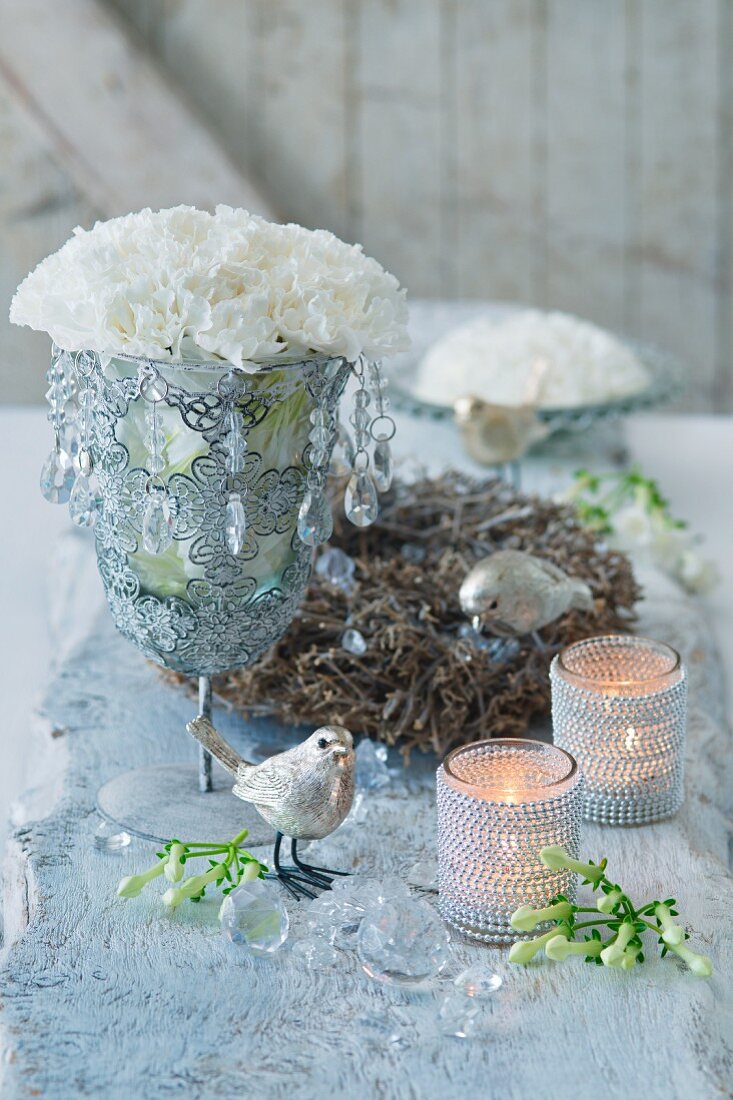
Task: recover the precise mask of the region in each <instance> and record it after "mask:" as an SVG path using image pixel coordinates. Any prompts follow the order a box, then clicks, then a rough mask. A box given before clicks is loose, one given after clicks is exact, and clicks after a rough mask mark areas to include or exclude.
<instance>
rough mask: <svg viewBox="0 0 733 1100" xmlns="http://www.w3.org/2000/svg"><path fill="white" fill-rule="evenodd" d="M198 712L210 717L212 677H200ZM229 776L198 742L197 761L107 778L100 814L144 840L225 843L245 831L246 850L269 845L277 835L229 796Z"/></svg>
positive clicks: (99, 796)
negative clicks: (247, 831)
mask: <svg viewBox="0 0 733 1100" xmlns="http://www.w3.org/2000/svg"><path fill="white" fill-rule="evenodd" d="M199 714H200V715H204V716H205V717H206V718H211V680H210V678H209V677H208V676H199ZM232 785H233V779H232V776H231V775H229V773H228V772H226V771H224V769H223V768H221V767H219V765H218V764H216V763H215V761H214V760H213V759H212V757H211V753H208V752H207V751H206V749H204V748H203V747H202V746H199V762H198V766H197V765H196V764H154V765H151V766H150V767H148V768H136V769H135V770H134V771H130V772H124V773H123V774H122V775H118V776H116V777H115V778H114V779H110V781H109V782H108V783H105V784H104V786H103V787H100V789H99V791H98V792H97V809H98V810H99V812H100V814H101V815H102V817H103V818H105V819H106V820H107V821H111V822H112V824H114V825H119V827H120V829H121V830H123V831H124V832H126V833H129V834H130V835H131V836H137V837H140V838H141V839H142V840H153V841H155V842H156V843H159V842H166V841H168V840H171V839H172V838H173V837H176V839H178V840H182V841H197V842H198V841H203V840H212V841H217V842H220V843H222V844H223V843H225V842H226V841H227V840H229V839H230V838H231V837H233V836H236V835H237V833H240V832H241V831H242V829H248V830H249V835H248V837H247V840H246V846H247V847H248V848H256V847H258V846H260V845H263V844H273V843H274V841H275V833H274V832H273V830H272V829H271V828H270V826H269V825H268V824H267V823H266V822H265V821H263V820H262V818H261V817H260V815H259V814H258V813H257V810H256V809H255V808H254V806H252V805H251V804H250V803H249V802H243V801H242V799H241V798H237V797H236V796H235V795H233V794H232Z"/></svg>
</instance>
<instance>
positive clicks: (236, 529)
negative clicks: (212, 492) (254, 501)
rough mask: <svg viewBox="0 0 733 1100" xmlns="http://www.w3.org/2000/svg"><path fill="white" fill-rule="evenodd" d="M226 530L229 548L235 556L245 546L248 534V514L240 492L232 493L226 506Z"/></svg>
mask: <svg viewBox="0 0 733 1100" xmlns="http://www.w3.org/2000/svg"><path fill="white" fill-rule="evenodd" d="M225 531H226V540H227V549H228V550H229V553H230V554H233V555H234V556H235V557H236V556H237V554H238V553H239V552H240V550H241V549H242V547H243V546H244V538H245V535H246V534H247V516H246V514H245V511H244V504H243V503H242V497H241V494H240V493H234V492H232V493H230V494H229V499H228V500H227V506H226V518H225Z"/></svg>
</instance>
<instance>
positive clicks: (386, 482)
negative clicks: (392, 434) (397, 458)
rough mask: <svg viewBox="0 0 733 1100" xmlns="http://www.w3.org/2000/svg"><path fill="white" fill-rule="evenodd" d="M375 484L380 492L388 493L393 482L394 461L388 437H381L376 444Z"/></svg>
mask: <svg viewBox="0 0 733 1100" xmlns="http://www.w3.org/2000/svg"><path fill="white" fill-rule="evenodd" d="M373 461H374V484H375V485H376V486H377V489H379V492H380V493H386V492H387V490H388V489H389V487H390V486H391V484H392V477H393V474H394V463H393V461H392V448H391V447H390V445H389V443H388V442H387V440H386V439H380V440H378V442H377V443H375V445H374V460H373Z"/></svg>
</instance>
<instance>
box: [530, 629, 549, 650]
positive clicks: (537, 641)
mask: <svg viewBox="0 0 733 1100" xmlns="http://www.w3.org/2000/svg"><path fill="white" fill-rule="evenodd" d="M532 640H533V641H534V644H535V645H536V646H537V648H538V649H539V651H540V653H546V652H547V646H546V645H545V643H544V642H543V641H542V638H541V637H540V635H539V631H537V630H533V631H532Z"/></svg>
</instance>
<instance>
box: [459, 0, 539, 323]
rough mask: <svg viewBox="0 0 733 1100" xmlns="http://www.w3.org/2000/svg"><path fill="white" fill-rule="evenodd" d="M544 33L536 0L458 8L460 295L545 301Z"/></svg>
mask: <svg viewBox="0 0 733 1100" xmlns="http://www.w3.org/2000/svg"><path fill="white" fill-rule="evenodd" d="M543 33H544V30H543V26H542V21H541V20H538V17H537V5H536V4H535V3H534V0H495V2H493V3H491V4H486V3H483V2H482V0H468V2H466V3H462V4H459V5H458V9H457V46H456V52H457V57H458V63H457V66H456V79H457V86H458V90H457V111H456V126H457V138H456V140H457V181H458V182H457V200H456V201H457V208H458V214H457V217H458V264H457V268H458V271H457V284H456V295H457V296H462V297H470V296H476V297H485V298H495V299H506V300H514V301H527V302H535V303H539V302H540V300H541V298H542V295H543V285H544V270H543V267H544V211H543V205H542V187H543V177H542V174H541V171H540V167H541V164H542V160H543V148H542V135H541V133H540V132H539V129H538V128H539V126H540V122H539V119H540V118H541V100H542V98H543V95H544V88H543V86H544V80H543V74H542V62H541V57H542V52H543V49H542V39H543Z"/></svg>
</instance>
